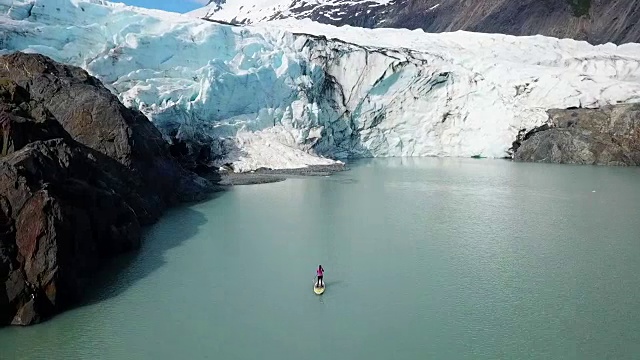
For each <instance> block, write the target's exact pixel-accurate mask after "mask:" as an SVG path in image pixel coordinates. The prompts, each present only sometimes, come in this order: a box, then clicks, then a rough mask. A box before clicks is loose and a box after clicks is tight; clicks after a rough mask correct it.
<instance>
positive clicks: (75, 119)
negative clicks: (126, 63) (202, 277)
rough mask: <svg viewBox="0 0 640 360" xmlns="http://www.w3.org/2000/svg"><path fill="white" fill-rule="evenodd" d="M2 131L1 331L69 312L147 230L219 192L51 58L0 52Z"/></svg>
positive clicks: (144, 126) (148, 129) (145, 126)
mask: <svg viewBox="0 0 640 360" xmlns="http://www.w3.org/2000/svg"><path fill="white" fill-rule="evenodd" d="M0 130H1V138H0V143H1V148H0V149H1V157H0V326H1V325H7V324H13V325H28V324H33V323H36V322H39V321H42V320H44V319H46V318H48V317H50V316H52V315H54V314H56V313H58V312H60V311H63V310H64V309H67V308H69V307H70V306H72V305H73V304H75V303H76V302H77V301H79V300H80V299H81V298H82V296H83V294H84V291H85V290H86V289H87V287H88V281H89V279H90V277H91V275H92V274H94V273H95V271H96V270H98V269H99V268H100V266H101V264H102V263H103V262H104V261H105V260H106V259H108V258H110V257H113V256H115V255H117V254H120V253H123V252H126V251H130V250H132V249H136V248H138V247H139V245H140V228H141V225H144V224H149V223H152V222H153V221H155V220H156V219H157V217H158V216H159V215H160V214H161V213H162V211H163V210H164V209H165V208H166V207H167V206H169V205H172V204H175V203H177V202H179V201H191V200H196V199H201V198H204V196H205V195H206V194H207V192H208V191H210V190H211V187H210V184H209V183H208V182H207V181H206V180H204V179H202V178H199V177H197V176H196V175H194V174H193V173H191V172H189V171H187V170H185V169H183V168H182V167H181V166H180V165H179V164H178V163H177V162H176V160H175V159H173V158H172V157H171V156H170V153H169V146H168V144H167V143H166V142H165V141H163V140H162V137H161V135H160V133H159V131H158V130H157V129H155V127H154V126H153V124H151V123H150V122H149V121H148V120H147V119H146V118H145V117H144V116H143V115H141V114H140V113H138V112H136V111H132V110H129V109H127V108H126V107H124V106H123V105H122V104H120V103H119V102H118V100H117V98H116V97H115V96H114V95H113V94H111V93H110V92H109V91H108V90H107V89H106V88H104V87H103V86H102V85H101V83H100V82H99V81H98V80H97V79H95V78H93V77H91V76H89V75H88V74H87V73H86V72H85V71H84V70H82V69H80V68H76V67H70V66H65V65H61V64H58V63H56V62H54V61H53V60H51V59H49V58H47V57H44V56H41V55H27V54H22V53H16V54H12V55H7V56H1V57H0Z"/></svg>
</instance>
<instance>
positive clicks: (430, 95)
mask: <svg viewBox="0 0 640 360" xmlns="http://www.w3.org/2000/svg"><path fill="white" fill-rule="evenodd" d="M0 29H2V33H1V34H0V53H9V52H13V51H24V52H37V53H41V54H43V55H46V56H49V57H51V58H53V59H54V60H57V61H60V62H64V63H68V64H72V65H77V66H80V67H83V68H84V69H86V70H87V71H88V72H89V73H90V74H92V75H94V76H96V77H98V78H99V79H101V81H102V82H103V83H104V84H105V85H106V86H107V87H109V89H110V90H111V91H113V92H114V93H115V94H117V95H118V97H119V98H120V100H121V101H122V102H123V103H124V104H125V105H126V106H128V107H131V108H136V109H139V110H140V111H141V112H143V113H144V114H145V115H146V116H147V117H148V118H149V119H150V120H151V121H153V123H154V124H155V125H156V126H157V127H158V128H159V129H160V130H161V132H162V133H163V135H164V136H165V137H166V139H167V140H168V141H170V142H175V141H185V142H189V143H194V144H200V145H202V146H205V148H207V149H208V151H210V152H211V155H212V159H213V160H212V162H211V164H210V165H212V166H222V165H223V164H229V163H230V164H232V167H233V169H234V170H235V171H238V172H242V171H251V170H255V169H258V168H261V167H266V168H294V167H304V166H307V165H326V164H332V163H334V161H335V160H336V159H345V158H350V157H382V156H388V157H390V156H458V157H470V156H480V157H507V156H509V153H508V150H509V147H510V146H511V143H512V142H513V141H514V139H515V138H516V135H517V134H518V132H519V131H520V130H522V129H530V128H533V127H535V126H539V125H542V124H543V123H545V122H546V121H547V120H548V116H547V113H546V110H548V109H551V108H569V107H599V106H602V105H608V104H616V103H631V102H638V101H639V100H640V44H625V45H620V46H616V45H614V44H605V45H600V46H592V45H590V44H588V43H586V42H579V41H574V40H568V39H555V38H549V37H543V36H530V37H514V36H508V35H499V34H477V33H469V32H462V31H458V32H454V33H441V34H427V33H424V32H422V31H421V30H413V31H409V30H402V29H374V30H370V29H361V28H353V27H348V26H344V27H334V26H330V25H322V24H318V23H314V22H312V21H309V20H292V19H286V20H277V21H269V22H262V23H257V24H253V25H251V26H231V25H225V24H219V23H214V22H210V21H205V20H201V19H198V18H194V17H193V16H190V15H183V14H175V13H168V12H163V11H159V10H148V9H141V8H135V7H130V6H126V5H124V4H118V3H110V2H106V1H102V0H0Z"/></svg>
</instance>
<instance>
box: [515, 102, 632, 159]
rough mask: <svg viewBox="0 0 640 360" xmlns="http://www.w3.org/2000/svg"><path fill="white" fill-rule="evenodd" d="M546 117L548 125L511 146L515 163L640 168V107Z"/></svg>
mask: <svg viewBox="0 0 640 360" xmlns="http://www.w3.org/2000/svg"><path fill="white" fill-rule="evenodd" d="M548 113H549V123H548V124H545V125H543V126H542V127H539V128H535V129H532V130H530V131H529V132H527V133H524V132H523V133H521V135H520V137H519V138H518V139H517V140H516V142H514V156H513V157H514V159H515V160H518V161H533V162H553V163H564V164H592V165H640V104H629V105H610V106H604V107H602V108H598V109H567V110H550V111H549V112H548Z"/></svg>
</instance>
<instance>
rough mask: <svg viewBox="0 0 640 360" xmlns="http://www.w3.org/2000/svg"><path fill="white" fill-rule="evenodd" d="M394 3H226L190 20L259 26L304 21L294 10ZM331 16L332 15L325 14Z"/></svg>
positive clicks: (334, 0) (322, 0)
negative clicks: (277, 22) (294, 19)
mask: <svg viewBox="0 0 640 360" xmlns="http://www.w3.org/2000/svg"><path fill="white" fill-rule="evenodd" d="M393 1H394V0H354V1H345V0H314V1H306V2H302V3H300V2H299V1H298V0H226V1H225V3H223V4H221V5H218V4H215V3H212V4H210V5H208V6H205V7H203V8H200V9H196V10H194V11H192V12H190V13H188V15H189V16H193V17H196V18H207V19H211V20H218V21H225V22H237V23H241V24H255V23H258V22H262V21H268V20H273V19H282V18H287V17H291V16H294V15H295V17H297V18H300V17H304V16H305V15H306V14H307V13H308V12H305V13H299V14H298V13H296V14H294V13H293V12H292V11H291V10H292V9H297V8H305V9H306V8H309V7H313V8H322V9H329V10H330V9H335V8H340V7H344V6H349V5H354V4H369V5H370V6H384V5H387V4H389V3H391V2H393ZM324 15H325V16H328V14H326V13H325V14H324Z"/></svg>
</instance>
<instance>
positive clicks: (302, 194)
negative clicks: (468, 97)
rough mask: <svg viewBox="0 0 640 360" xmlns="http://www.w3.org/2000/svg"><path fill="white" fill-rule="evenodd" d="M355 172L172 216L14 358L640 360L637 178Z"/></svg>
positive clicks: (377, 165) (593, 173)
mask: <svg viewBox="0 0 640 360" xmlns="http://www.w3.org/2000/svg"><path fill="white" fill-rule="evenodd" d="M350 166H351V169H350V170H349V171H346V172H343V173H339V174H336V175H333V176H331V177H308V178H295V179H289V180H286V181H284V182H279V183H273V184H263V185H251V186H238V187H234V188H232V189H230V190H229V191H225V192H221V193H219V194H217V195H216V196H215V198H214V199H212V200H211V201H208V202H205V203H200V204H196V205H192V206H188V207H183V208H178V209H174V210H171V211H170V212H168V213H167V215H166V216H165V217H163V218H162V220H161V221H160V222H159V223H158V224H157V225H154V226H153V227H151V228H149V229H148V230H147V234H146V237H145V240H144V245H143V248H142V249H141V251H139V252H138V253H136V254H132V255H127V256H124V257H122V258H119V259H118V260H117V261H116V262H115V263H114V264H113V265H111V266H110V268H111V269H110V271H106V272H105V273H104V274H102V275H101V276H100V277H99V278H97V279H96V283H97V284H101V289H100V290H97V291H96V294H95V295H93V296H92V297H91V299H90V300H89V301H87V303H86V304H85V305H83V306H82V307H79V308H76V309H74V310H71V311H68V312H65V313H63V314H61V315H59V316H57V317H55V318H53V319H52V320H50V321H48V322H45V323H44V324H41V325H37V326H33V327H28V328H3V329H0V358H1V359H224V360H227V359H262V360H265V359H311V360H312V359H322V360H326V359H381V360H383V359H384V360H389V359H395V360H397V359H411V360H415V359H637V358H638V356H640V186H639V185H640V169H638V168H611V167H594V166H569V165H548V164H523V163H513V162H509V161H506V160H474V159H436V158H422V159H413V158H410V159H406V158H393V159H376V160H362V161H357V162H355V163H353V164H351V165H350ZM318 264H322V265H323V267H324V268H325V270H326V273H325V281H326V284H327V288H326V292H325V293H324V294H323V295H322V296H318V295H315V294H314V293H313V291H312V287H313V281H314V276H315V268H316V267H317V266H318Z"/></svg>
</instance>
